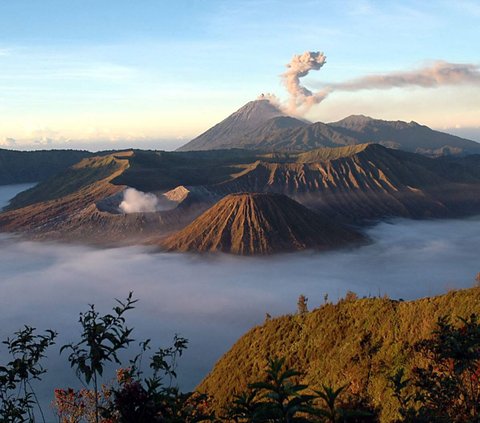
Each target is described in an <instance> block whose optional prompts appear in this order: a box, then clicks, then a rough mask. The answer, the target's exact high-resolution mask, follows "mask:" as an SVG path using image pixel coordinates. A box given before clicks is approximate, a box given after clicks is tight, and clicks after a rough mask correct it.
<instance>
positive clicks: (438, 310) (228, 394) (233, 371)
mask: <svg viewBox="0 0 480 423" xmlns="http://www.w3.org/2000/svg"><path fill="white" fill-rule="evenodd" d="M351 297H352V298H350V299H347V300H345V299H344V300H341V301H340V302H339V303H338V304H336V305H333V304H330V303H328V304H325V305H323V306H321V307H320V308H318V309H316V310H314V311H312V312H308V313H305V314H301V315H298V314H297V315H289V316H283V317H279V318H276V319H273V320H270V321H266V322H265V323H264V324H263V325H261V326H258V327H255V328H253V329H252V330H250V331H249V332H248V333H247V334H245V335H244V336H243V337H242V338H240V340H238V341H237V343H236V344H235V345H234V346H233V347H232V348H231V350H230V351H229V352H228V353H227V354H225V355H224V356H223V357H222V358H221V359H220V360H219V361H218V363H217V364H216V365H215V367H214V369H213V370H212V372H211V373H210V374H209V375H208V376H207V377H206V378H205V380H204V381H203V382H202V383H201V384H200V385H199V387H198V389H199V391H201V392H206V393H208V394H210V395H212V396H213V398H214V406H215V408H216V409H217V410H220V409H222V407H224V406H225V404H226V403H227V402H228V401H230V400H231V399H232V397H233V395H234V393H235V392H237V393H238V392H241V391H243V390H245V389H246V387H247V384H249V383H252V382H254V381H256V380H258V378H259V377H260V376H261V375H262V374H263V372H264V370H265V368H266V366H267V361H268V359H269V358H272V357H285V358H286V362H287V364H288V365H289V366H290V367H293V368H296V369H298V370H300V371H302V372H304V374H305V376H304V378H303V380H302V382H305V383H306V384H308V385H309V386H311V387H317V388H321V386H322V384H323V383H327V384H331V385H333V386H341V385H344V384H349V387H348V391H349V393H350V394H352V395H356V396H358V395H359V396H360V397H363V398H366V399H367V400H368V399H369V398H370V399H371V402H372V403H373V405H374V406H376V407H378V408H379V409H380V410H381V421H384V422H390V421H393V420H394V418H395V417H396V410H397V408H398V403H396V400H395V399H394V397H393V395H392V391H391V389H390V388H389V383H388V377H389V376H391V375H392V374H393V373H394V372H395V371H396V370H398V369H399V368H401V367H405V369H406V371H407V375H408V373H409V371H410V370H411V369H412V368H413V366H414V365H418V364H421V363H420V362H419V356H418V354H417V353H416V352H414V349H413V347H412V346H413V345H414V343H416V342H417V341H419V340H421V339H425V338H429V337H430V336H431V332H432V330H433V329H434V328H435V324H436V322H437V320H438V318H439V317H440V316H443V315H447V316H449V317H451V318H452V319H456V318H457V316H469V315H470V314H471V313H473V312H475V313H477V314H478V313H479V312H480V288H472V289H469V290H463V291H452V292H449V293H448V294H446V295H442V296H438V297H432V298H425V299H420V300H416V301H409V302H403V301H394V300H390V299H387V298H369V299H355V298H354V296H351Z"/></svg>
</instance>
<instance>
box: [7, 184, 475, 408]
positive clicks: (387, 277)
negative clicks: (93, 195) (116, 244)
mask: <svg viewBox="0 0 480 423" xmlns="http://www.w3.org/2000/svg"><path fill="white" fill-rule="evenodd" d="M0 193H1V190H0ZM367 233H368V235H369V236H370V237H371V239H372V241H373V242H372V243H371V244H370V245H367V246H364V247H361V248H357V249H351V250H340V251H335V252H330V253H322V254H320V253H314V252H306V253H300V254H286V255H281V256H273V257H266V258H261V257H260V258H259V257H253V258H248V257H233V256H227V255H216V256H196V255H189V254H172V253H170V254H165V253H157V252H155V251H153V250H152V249H150V248H147V247H123V248H109V249H97V248H91V247H86V246H75V245H61V244H55V243H44V242H43V243H39V242H29V241H23V240H20V239H18V238H15V237H12V236H7V235H3V236H1V237H0V274H1V278H0V293H1V295H0V322H1V324H0V339H5V338H6V337H7V336H10V335H11V334H12V333H13V332H14V331H15V330H17V329H19V328H21V327H22V325H24V324H28V325H32V326H34V327H36V328H38V329H46V328H52V329H55V330H56V331H58V332H59V334H60V335H59V339H58V341H57V345H56V346H55V347H53V348H52V349H51V350H50V352H49V360H48V363H47V367H49V369H50V371H49V374H48V376H47V378H46V383H45V384H43V385H42V387H43V388H42V392H41V396H42V399H43V401H44V402H45V404H46V403H48V400H49V399H51V392H52V390H53V388H54V387H67V386H73V385H75V376H74V373H73V371H72V370H71V369H70V368H69V366H68V363H67V362H66V356H64V357H60V356H59V347H60V345H62V344H63V343H67V342H71V341H77V340H78V339H79V333H80V327H79V325H78V323H77V321H78V313H79V312H80V311H86V310H87V307H88V306H87V305H88V304H89V303H94V304H96V306H97V307H98V309H99V310H100V311H101V312H102V313H104V312H108V311H110V309H111V307H112V306H113V305H114V298H120V299H122V298H125V297H126V296H127V295H128V293H129V292H130V291H133V292H134V297H135V298H138V299H139V302H138V304H137V307H136V309H135V310H133V311H131V312H129V313H130V314H129V315H128V322H129V324H130V325H131V326H133V327H134V328H135V331H134V335H135V337H136V338H137V339H138V340H141V339H145V338H152V344H153V345H154V346H168V345H169V344H170V341H171V339H172V337H173V335H174V334H175V333H178V334H180V335H182V336H184V337H186V338H188V339H189V348H188V350H187V352H186V354H185V356H184V357H182V359H181V361H180V368H179V374H180V377H179V382H180V384H181V386H182V387H183V388H184V389H190V388H193V387H194V386H195V385H196V384H197V383H198V382H199V381H200V380H201V379H202V377H204V376H205V375H206V374H207V373H208V371H209V370H210V369H211V368H212V366H213V365H214V363H215V361H216V360H217V359H218V358H220V356H221V355H222V354H224V353H225V352H226V351H227V350H228V349H229V348H230V347H231V346H232V345H233V343H234V342H235V340H236V339H238V338H239V337H240V336H241V335H242V334H243V333H245V332H246V331H247V330H248V329H249V328H251V327H252V326H254V325H257V324H261V323H262V322H263V320H264V316H265V313H267V312H268V313H269V314H271V315H273V316H277V315H281V314H285V313H294V312H295V308H296V302H297V298H298V296H299V295H300V294H305V295H306V296H307V297H308V298H309V302H308V304H309V307H310V308H314V307H317V306H319V305H320V304H322V303H323V297H324V294H326V293H327V294H328V295H329V298H330V299H331V300H333V301H335V300H336V299H337V298H339V297H341V296H343V295H344V294H345V293H346V291H348V290H352V291H355V292H356V293H357V294H358V295H359V296H379V295H380V296H381V295H385V294H387V295H389V296H390V297H392V298H403V299H406V300H408V299H414V298H418V297H423V296H428V295H434V294H439V293H443V292H445V291H447V290H448V289H451V288H463V287H469V286H472V285H473V283H474V278H475V275H476V273H477V272H479V271H480V268H479V266H478V251H479V250H480V219H478V218H472V219H466V220H436V221H409V220H394V221H391V222H388V223H387V222H384V223H380V224H378V225H376V226H373V227H371V228H369V229H368V230H367ZM5 360H6V355H5V348H4V347H3V346H0V363H2V362H4V361H5ZM111 376H113V373H112V374H111Z"/></svg>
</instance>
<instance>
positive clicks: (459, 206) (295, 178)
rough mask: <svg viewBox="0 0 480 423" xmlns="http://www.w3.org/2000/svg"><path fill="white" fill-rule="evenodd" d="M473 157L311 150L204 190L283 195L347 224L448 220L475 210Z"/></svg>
mask: <svg viewBox="0 0 480 423" xmlns="http://www.w3.org/2000/svg"><path fill="white" fill-rule="evenodd" d="M471 157H472V158H471V159H470V160H469V161H466V160H464V159H430V158H427V157H424V156H421V155H418V154H412V153H406V152H402V151H396V150H392V149H387V148H385V147H382V146H380V145H377V144H363V145H357V146H350V147H342V148H333V149H328V148H327V149H317V150H312V151H310V152H307V153H301V154H291V155H287V156H279V157H276V156H275V155H273V156H271V157H268V156H266V157H261V158H260V159H259V160H257V161H256V162H254V163H252V164H250V165H248V166H247V167H246V168H245V169H244V170H243V171H241V172H239V173H238V174H235V175H234V176H233V177H232V178H230V179H228V180H226V181H223V182H220V183H217V184H212V185H207V186H203V189H204V190H206V191H207V192H209V194H210V196H212V195H216V196H217V198H220V197H222V196H224V195H227V194H230V193H235V192H274V193H279V194H284V195H287V196H289V197H291V198H293V199H295V200H296V201H298V202H300V203H302V204H303V205H305V206H307V207H309V208H312V209H315V210H317V211H319V212H321V213H324V214H327V215H329V216H331V217H333V216H335V217H341V218H342V219H343V220H347V221H350V222H351V221H357V222H358V221H364V220H368V219H378V218H384V217H393V216H403V217H413V218H426V217H449V216H450V217H452V216H460V215H468V214H473V213H478V211H480V196H479V195H480V177H479V176H480V175H478V170H477V169H478V166H479V165H480V157H478V156H471ZM474 163H476V164H474ZM195 189H197V190H198V187H195Z"/></svg>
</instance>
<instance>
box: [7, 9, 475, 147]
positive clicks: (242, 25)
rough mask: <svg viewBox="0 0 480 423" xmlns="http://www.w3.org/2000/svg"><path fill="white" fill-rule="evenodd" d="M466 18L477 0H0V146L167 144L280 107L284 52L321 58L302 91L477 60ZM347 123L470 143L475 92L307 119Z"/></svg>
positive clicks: (414, 91) (338, 106)
mask: <svg viewBox="0 0 480 423" xmlns="http://www.w3.org/2000/svg"><path fill="white" fill-rule="evenodd" d="M478 22H480V3H479V2H475V1H441V0H438V1H424V2H418V1H403V2H394V1H361V0H360V1H353V0H352V1H313V0H310V1H296V2H293V1H273V0H254V1H232V0H230V1H220V0H203V1H195V0H190V1H187V0H183V1H182V0H177V1H161V0H157V1H147V0H138V1H135V2H134V1H122V0H115V1H111V0H95V1H93V0H69V1H68V2H67V1H64V0H55V1H53V0H42V1H39V0H29V1H27V0H15V1H11V0H0V116H1V118H0V143H2V144H3V145H5V146H15V147H17V148H21V147H22V146H32V145H33V146H38V147H41V146H44V145H49V146H54V147H57V146H74V147H77V146H87V147H88V148H91V149H95V148H104V147H105V146H112V147H115V146H122V145H124V144H125V143H128V144H129V145H137V146H139V147H146V146H151V147H157V148H171V147H172V146H174V145H175V144H181V143H182V142H183V140H188V139H190V138H191V137H194V136H195V135H197V134H198V133H200V132H202V131H203V130H205V129H207V128H208V127H210V126H211V125H213V124H214V123H216V122H218V121H219V120H221V119H222V118H224V117H225V116H227V115H228V114H230V113H231V112H233V111H234V110H235V109H237V108H238V107H240V106H241V105H243V104H244V103H245V102H247V101H249V100H252V99H255V98H256V97H257V96H258V94H260V93H262V92H273V93H275V94H276V95H278V96H279V97H281V98H286V92H285V89H284V88H283V87H282V85H281V81H280V77H279V76H280V74H281V73H282V72H283V71H284V69H285V64H286V63H288V62H289V61H290V59H291V57H292V56H293V55H294V54H298V53H302V52H304V51H307V50H313V51H315V50H321V51H324V52H325V54H326V56H327V64H326V65H325V66H324V67H323V68H322V69H321V70H320V71H318V72H315V73H311V74H310V75H309V76H308V77H307V78H305V81H304V83H305V85H306V86H309V84H310V85H313V86H318V85H321V83H322V82H323V81H328V82H340V81H344V80H349V79H352V78H357V77H360V76H364V75H372V74H378V73H385V72H391V71H397V70H402V71H403V70H405V71H408V70H410V69H413V68H418V67H421V66H424V65H425V64H428V63H429V62H431V61H434V60H445V61H448V62H455V63H473V64H480V54H479V47H478V46H479V45H480V29H479V25H478ZM353 113H363V114H367V115H371V116H374V117H378V118H384V119H402V120H416V121H419V122H421V123H424V124H427V125H430V126H432V127H435V128H439V129H447V130H449V131H450V132H455V131H457V132H458V133H462V131H463V132H464V133H468V134H469V135H470V136H471V137H474V138H475V137H476V138H477V139H479V140H480V129H479V128H480V87H479V86H478V85H477V86H471V85H470V86H455V87H444V88H437V89H424V88H408V89H405V88H402V89H400V88H395V89H391V90H382V91H379V90H369V91H360V92H354V93H334V94H332V95H331V96H329V97H328V98H327V99H326V100H325V101H324V102H323V103H321V104H319V105H316V106H314V107H313V108H312V109H311V110H310V112H309V113H308V116H307V117H308V118H310V119H312V120H321V121H331V120H336V119H340V118H342V117H345V116H347V115H349V114H353ZM13 140H15V142H14V141H13Z"/></svg>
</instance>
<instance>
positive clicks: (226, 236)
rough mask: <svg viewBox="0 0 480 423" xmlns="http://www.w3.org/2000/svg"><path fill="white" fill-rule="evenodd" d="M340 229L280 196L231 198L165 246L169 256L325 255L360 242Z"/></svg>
mask: <svg viewBox="0 0 480 423" xmlns="http://www.w3.org/2000/svg"><path fill="white" fill-rule="evenodd" d="M361 240H362V236H361V235H360V234H358V233H357V232H355V231H353V230H350V229H347V228H344V227H341V226H339V225H337V224H335V223H333V222H332V221H331V220H329V219H327V218H325V217H324V216H321V215H319V214H316V213H314V212H312V211H310V210H308V209H307V208H305V207H304V206H302V205H301V204H299V203H297V202H295V201H293V200H291V199H290V198H288V197H286V196H284V195H279V194H256V193H252V194H246V193H240V194H231V195H228V196H226V197H225V198H223V199H222V200H220V201H219V202H218V203H217V204H215V205H214V206H213V207H211V208H210V209H209V210H207V211H206V212H205V213H203V214H202V215H201V216H200V217H198V218H197V219H195V220H194V221H193V222H192V223H191V224H190V225H188V226H187V227H186V228H184V229H183V230H181V231H180V232H178V233H175V234H173V235H171V236H170V237H169V238H167V239H166V240H165V241H164V242H163V243H162V244H161V245H162V248H164V249H166V250H167V251H182V252H186V251H195V252H215V251H222V252H226V253H233V254H242V255H256V254H271V253H275V252H286V251H299V250H304V249H307V248H313V249H320V250H325V249H329V248H332V247H337V246H341V245H345V244H347V243H349V242H355V241H357V242H358V241H361Z"/></svg>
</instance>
